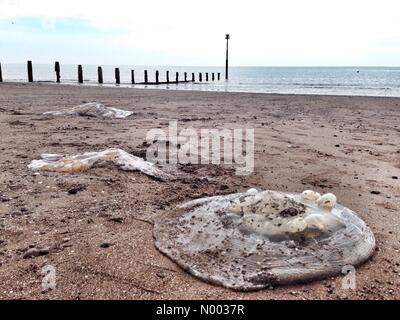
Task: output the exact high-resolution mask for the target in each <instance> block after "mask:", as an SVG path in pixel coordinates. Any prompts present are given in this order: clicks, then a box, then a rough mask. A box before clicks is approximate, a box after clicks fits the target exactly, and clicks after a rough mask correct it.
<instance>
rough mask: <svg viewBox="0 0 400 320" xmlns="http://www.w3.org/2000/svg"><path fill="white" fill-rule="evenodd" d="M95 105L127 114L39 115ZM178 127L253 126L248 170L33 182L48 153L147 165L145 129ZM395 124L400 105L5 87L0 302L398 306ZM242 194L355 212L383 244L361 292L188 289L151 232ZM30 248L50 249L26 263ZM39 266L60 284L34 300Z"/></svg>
mask: <svg viewBox="0 0 400 320" xmlns="http://www.w3.org/2000/svg"><path fill="white" fill-rule="evenodd" d="M92 101H97V102H101V103H103V104H105V105H106V106H110V107H115V108H120V109H124V110H129V111H132V112H133V115H132V116H131V117H129V118H127V119H124V120H99V119H93V118H85V117H58V118H49V117H45V116H43V115H42V113H43V112H46V111H51V110H58V109H64V108H71V107H73V106H76V105H79V104H82V103H84V102H92ZM174 119H175V120H178V125H179V128H181V129H183V128H189V127H190V128H195V129H200V128H254V129H255V170H254V173H253V174H251V175H248V176H237V175H235V171H234V170H233V168H232V167H229V166H216V165H180V166H178V170H179V171H180V173H182V174H184V175H185V179H182V180H177V181H165V182H162V181H157V180H154V179H151V178H149V177H147V176H145V175H144V174H142V173H140V172H124V171H120V170H118V169H115V168H110V167H104V168H97V169H92V170H89V171H87V172H83V173H79V174H60V173H40V175H35V174H34V173H33V172H32V171H30V170H29V169H28V167H27V165H28V164H29V163H30V161H31V160H33V159H38V158H39V156H40V154H42V153H62V154H77V153H82V152H88V151H100V150H103V149H106V148H110V147H114V148H121V149H124V150H125V151H128V152H130V153H132V154H134V155H139V156H144V155H145V152H146V147H145V144H144V142H145V137H146V133H147V132H148V130H150V129H153V128H167V127H168V122H169V121H170V120H174ZM399 119H400V98H374V97H345V96H312V95H308V96H302V95H269V94H245V93H240V94H239V93H215V92H214V93H213V92H195V91H175V90H174V91H172V90H171V91H168V90H145V89H129V88H106V87H104V88H100V87H89V86H65V85H52V84H29V85H28V84H12V83H2V84H0V130H1V143H0V147H1V153H0V165H1V172H0V177H1V179H0V181H1V184H0V299H400V291H399V288H400V235H399V230H400V229H399V228H400V218H399V212H400V184H399V178H400V146H399V143H400V122H399ZM250 187H257V188H261V189H272V190H281V191H292V192H301V191H303V190H305V189H314V190H317V191H319V192H320V193H325V192H333V193H334V194H336V195H337V197H338V201H339V202H340V203H341V204H343V205H345V206H347V207H349V208H351V209H352V210H354V211H355V212H357V213H358V214H359V215H360V217H362V219H363V220H364V221H365V222H366V223H367V224H368V225H369V226H370V228H371V229H372V231H373V232H374V234H375V237H376V241H377V251H376V253H375V255H374V256H373V258H372V259H371V260H370V261H368V262H367V263H366V264H364V265H362V266H361V267H360V268H358V269H357V290H344V289H342V287H341V281H342V277H341V276H338V277H334V278H330V279H326V280H324V281H316V282H312V283H308V284H302V285H295V286H283V287H276V288H270V289H268V290H262V291H257V292H248V293H243V292H235V291H232V290H228V289H224V288H222V287H218V286H214V285H211V284H207V283H204V282H202V281H200V280H198V279H196V278H194V277H193V276H191V275H189V274H188V273H186V272H185V271H183V270H182V269H181V268H179V267H178V266H177V265H176V264H175V263H174V262H172V261H171V260H170V259H168V258H167V257H165V256H164V255H162V254H161V253H160V252H159V251H157V249H156V248H155V246H154V240H153V233H152V232H153V224H154V221H156V219H159V218H160V217H162V216H165V215H168V213H169V212H170V211H171V210H173V209H174V208H175V207H176V205H178V204H181V203H183V202H185V201H188V200H191V199H196V198H200V197H205V196H212V195H222V194H229V193H233V192H238V191H245V190H247V189H248V188H250ZM73 189H75V191H76V192H71V190H73ZM69 191H70V192H69ZM104 244H106V245H104ZM30 247H31V248H32V247H43V248H45V247H48V248H49V252H48V254H45V255H43V256H39V257H34V258H30V259H24V258H23V253H24V252H26V250H27V249H28V248H30ZM46 265H52V266H54V267H55V268H56V276H57V287H56V289H55V290H51V291H46V292H42V290H41V281H42V278H43V275H42V274H41V270H42V268H43V267H44V266H46Z"/></svg>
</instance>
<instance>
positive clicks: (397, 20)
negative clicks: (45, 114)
mask: <svg viewBox="0 0 400 320" xmlns="http://www.w3.org/2000/svg"><path fill="white" fill-rule="evenodd" d="M225 33H230V34H231V41H230V48H231V55H230V57H231V59H230V60H231V64H232V65H243V66H361V65H372V66H399V65H400V0H363V1H356V0H245V1H244V0H243V1H234V0H201V1H191V0H142V1H132V0H126V1H124V0H112V1H99V0H97V1H96V0H93V1H92V0H57V1H55V0H35V1H32V0H0V62H3V63H7V62H17V63H18V62H20V63H21V62H25V61H26V60H27V59H31V60H34V61H35V63H53V61H54V60H59V61H61V62H62V63H74V64H76V63H83V64H87V63H93V64H130V65H147V64H148V65H213V66H217V65H223V64H224V61H225V57H224V55H225V40H224V36H225Z"/></svg>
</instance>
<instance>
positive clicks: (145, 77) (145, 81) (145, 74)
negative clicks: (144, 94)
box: [144, 70, 149, 83]
mask: <svg viewBox="0 0 400 320" xmlns="http://www.w3.org/2000/svg"><path fill="white" fill-rule="evenodd" d="M147 82H149V78H148V77H147V70H144V83H147Z"/></svg>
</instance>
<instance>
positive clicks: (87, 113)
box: [43, 102, 133, 119]
mask: <svg viewBox="0 0 400 320" xmlns="http://www.w3.org/2000/svg"><path fill="white" fill-rule="evenodd" d="M132 114H133V112H131V111H125V110H120V109H117V108H112V107H106V106H104V105H102V104H101V103H97V102H89V103H85V104H81V105H79V106H76V107H73V108H70V109H63V110H57V111H48V112H45V113H43V115H46V116H81V117H93V118H114V119H124V118H127V117H129V116H130V115H132Z"/></svg>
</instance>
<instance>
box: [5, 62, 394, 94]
mask: <svg viewBox="0 0 400 320" xmlns="http://www.w3.org/2000/svg"><path fill="white" fill-rule="evenodd" d="M97 67H98V66H97V65H83V77H84V84H86V85H98V84H97ZM102 67H103V78H104V84H103V86H115V73H114V70H115V68H116V67H118V68H119V69H120V77H121V84H120V85H119V86H120V87H132V88H152V89H155V88H158V89H170V90H196V91H220V92H248V93H277V94H317V95H357V96H387V97H400V67H357V66H354V67H240V66H238V67H236V66H235V67H230V68H229V80H228V81H225V78H224V77H225V68H224V67H216V66H209V67H207V66H198V67H196V66H134V65H119V66H118V65H103V66H102ZM131 70H135V81H136V82H143V81H144V70H148V78H149V81H150V82H152V81H155V72H156V70H158V71H159V73H160V76H159V79H160V81H161V82H162V81H165V78H166V71H167V70H169V71H170V75H169V77H170V81H174V80H175V73H176V72H179V80H183V77H184V72H187V75H188V79H189V80H190V79H191V77H192V75H191V74H192V73H195V79H196V82H195V83H190V82H189V83H180V84H159V85H157V86H155V85H143V84H134V85H132V84H131ZM200 72H201V73H202V74H203V82H201V83H199V82H198V77H199V73H200ZM206 72H208V74H209V81H208V82H206V81H205V73H206ZM218 72H219V73H220V74H221V80H219V81H218V80H217V73H218ZM2 73H3V81H4V82H26V81H27V70H26V64H7V63H6V64H2ZM212 73H215V81H211V74H212ZM33 74H34V81H38V82H55V72H54V65H53V64H34V65H33ZM77 77H78V76H77V65H72V64H61V83H64V84H78V81H77Z"/></svg>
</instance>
